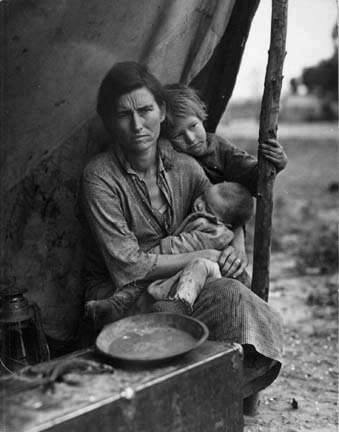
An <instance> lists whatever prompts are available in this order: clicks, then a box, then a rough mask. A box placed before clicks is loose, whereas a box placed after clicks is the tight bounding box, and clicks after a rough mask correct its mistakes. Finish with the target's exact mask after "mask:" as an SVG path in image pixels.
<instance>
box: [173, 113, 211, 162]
mask: <svg viewBox="0 0 339 432" xmlns="http://www.w3.org/2000/svg"><path fill="white" fill-rule="evenodd" d="M171 142H172V143H173V146H174V148H175V149H176V150H178V151H181V152H183V153H187V154H189V155H191V156H195V157H196V156H202V155H203V154H204V153H205V152H206V150H207V142H206V131H205V128H204V125H203V124H202V121H201V120H200V119H199V118H198V117H195V116H189V117H185V118H178V117H176V120H175V126H174V129H173V131H172V133H171Z"/></svg>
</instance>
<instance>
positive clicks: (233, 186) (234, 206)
mask: <svg viewBox="0 0 339 432" xmlns="http://www.w3.org/2000/svg"><path fill="white" fill-rule="evenodd" d="M212 187H213V188H216V189H217V192H218V194H219V196H220V197H221V198H222V199H223V201H224V202H225V206H224V208H223V209H222V210H223V214H222V221H223V222H224V223H225V224H226V225H232V228H237V227H239V226H243V225H245V224H246V223H247V222H248V221H249V219H250V218H251V217H252V215H253V198H252V195H251V193H250V192H249V190H248V189H247V188H246V187H245V186H243V185H241V184H239V183H234V182H223V183H218V184H215V185H213V186H212Z"/></svg>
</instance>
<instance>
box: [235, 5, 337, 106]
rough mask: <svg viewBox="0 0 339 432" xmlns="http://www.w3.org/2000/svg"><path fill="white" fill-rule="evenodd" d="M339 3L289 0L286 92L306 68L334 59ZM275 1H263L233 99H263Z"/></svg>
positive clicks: (246, 50)
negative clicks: (291, 81) (334, 31)
mask: <svg viewBox="0 0 339 432" xmlns="http://www.w3.org/2000/svg"><path fill="white" fill-rule="evenodd" d="M336 18H337V5H336V0H289V2H288V24H287V25H288V27H287V40H286V51H287V56H286V58H285V62H284V72H283V75H284V80H283V89H282V91H283V92H284V91H286V90H287V89H288V83H289V80H290V79H291V78H294V77H298V76H300V74H301V72H302V69H303V68H304V67H307V66H313V65H314V64H316V63H317V62H319V61H320V60H323V59H325V58H329V57H331V55H332V53H333V45H332V39H331V32H332V29H333V26H334V24H335V23H336ZM270 27H271V0H261V1H260V4H259V7H258V10H257V12H256V14H255V16H254V19H253V22H252V27H251V30H250V34H249V37H248V40H247V44H246V48H245V52H244V55H243V60H242V63H241V65H240V71H239V74H238V78H237V82H236V86H235V88H234V92H233V96H232V100H235V99H241V98H247V97H256V96H259V97H261V95H262V91H263V88H264V81H265V71H266V64H267V55H268V54H267V52H268V48H269V41H270Z"/></svg>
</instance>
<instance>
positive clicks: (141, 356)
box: [96, 313, 208, 363]
mask: <svg viewBox="0 0 339 432" xmlns="http://www.w3.org/2000/svg"><path fill="white" fill-rule="evenodd" d="M207 337H208V329H207V327H206V325H205V324H203V323H202V322H200V321H199V320H197V319H195V318H191V317H188V316H184V315H177V314H173V313H149V314H142V315H133V316H129V317H127V318H123V319H121V320H119V321H115V322H113V323H111V324H108V325H107V326H106V327H104V328H103V330H102V331H101V332H100V334H99V336H98V337H97V340H96V346H97V348H98V349H99V351H101V352H103V353H104V354H106V355H109V356H111V357H114V358H116V359H119V360H126V361H129V362H145V363H147V362H158V361H163V360H168V359H170V358H172V357H176V356H178V355H181V354H185V353H187V352H189V351H191V350H192V349H194V348H196V347H198V346H199V345H201V344H202V343H203V342H204V341H205V340H206V339H207Z"/></svg>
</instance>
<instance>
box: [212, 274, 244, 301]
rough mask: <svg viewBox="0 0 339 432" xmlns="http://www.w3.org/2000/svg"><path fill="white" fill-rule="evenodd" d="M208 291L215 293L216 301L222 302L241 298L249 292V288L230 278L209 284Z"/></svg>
mask: <svg viewBox="0 0 339 432" xmlns="http://www.w3.org/2000/svg"><path fill="white" fill-rule="evenodd" d="M208 289H209V290H210V291H211V293H213V297H214V300H215V301H222V300H224V299H229V298H230V297H232V298H233V299H236V298H241V296H242V294H243V292H244V291H245V290H247V291H248V288H246V287H245V286H244V285H243V284H242V283H241V282H239V281H237V280H235V279H230V278H221V279H218V280H216V281H214V282H212V283H211V284H209V286H208Z"/></svg>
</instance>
